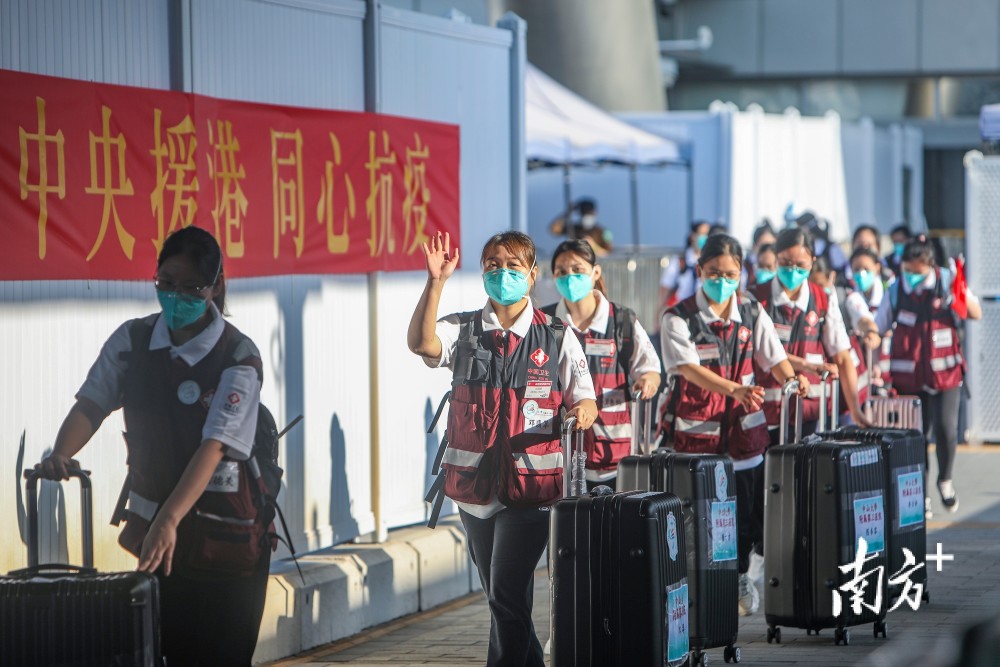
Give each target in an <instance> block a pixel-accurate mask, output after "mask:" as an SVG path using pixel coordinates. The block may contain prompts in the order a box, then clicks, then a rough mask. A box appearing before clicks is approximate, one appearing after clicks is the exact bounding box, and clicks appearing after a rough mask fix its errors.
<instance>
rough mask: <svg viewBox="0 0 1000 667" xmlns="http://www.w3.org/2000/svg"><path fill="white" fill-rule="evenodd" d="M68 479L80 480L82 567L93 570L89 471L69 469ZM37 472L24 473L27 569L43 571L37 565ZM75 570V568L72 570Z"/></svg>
mask: <svg viewBox="0 0 1000 667" xmlns="http://www.w3.org/2000/svg"><path fill="white" fill-rule="evenodd" d="M67 472H68V473H69V475H70V477H76V478H77V479H78V480H80V513H81V515H82V517H81V518H82V522H81V523H82V526H81V530H82V532H83V567H84V568H85V569H88V570H92V569H93V568H94V504H93V494H92V492H91V488H90V471H89V470H81V469H80V468H69V469H68V470H67ZM40 477H41V475H40V474H39V472H38V471H37V470H34V469H32V468H29V469H27V470H25V471H24V479H26V480H27V483H26V484H25V486H26V487H27V492H28V494H27V495H28V508H27V509H28V567H29V568H37V569H39V570H41V569H45V566H44V565H43V566H39V564H38V479H39V478H40ZM72 569H77V568H72Z"/></svg>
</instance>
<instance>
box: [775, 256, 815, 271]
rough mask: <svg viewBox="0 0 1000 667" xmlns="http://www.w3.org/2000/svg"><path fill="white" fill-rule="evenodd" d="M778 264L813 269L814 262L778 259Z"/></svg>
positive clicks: (784, 266)
mask: <svg viewBox="0 0 1000 667" xmlns="http://www.w3.org/2000/svg"><path fill="white" fill-rule="evenodd" d="M778 266H780V267H783V268H786V269H805V270H806V271H812V262H793V261H790V260H787V259H781V258H779V259H778Z"/></svg>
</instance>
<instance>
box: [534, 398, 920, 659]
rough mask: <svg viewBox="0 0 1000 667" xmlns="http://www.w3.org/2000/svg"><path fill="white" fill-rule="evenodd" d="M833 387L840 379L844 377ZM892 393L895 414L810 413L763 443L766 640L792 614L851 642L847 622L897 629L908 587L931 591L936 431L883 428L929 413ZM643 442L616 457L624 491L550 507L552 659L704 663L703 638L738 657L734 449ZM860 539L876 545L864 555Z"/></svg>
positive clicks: (802, 624) (803, 624)
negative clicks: (892, 612) (871, 424)
mask: <svg viewBox="0 0 1000 667" xmlns="http://www.w3.org/2000/svg"><path fill="white" fill-rule="evenodd" d="M824 387H826V384H825V383H824ZM796 389H797V383H796V382H795V381H790V382H789V383H786V386H785V388H784V390H783V396H784V400H783V406H782V418H783V423H786V424H787V423H788V422H787V417H788V415H789V414H790V412H791V410H790V407H789V401H790V399H791V398H792V397H793V396H794V395H795V390H796ZM832 389H833V392H835V393H836V392H838V391H839V387H837V386H836V383H833V386H832ZM891 400H892V401H893V405H892V406H888V407H887V405H885V404H883V405H881V406H877V407H874V409H873V410H872V412H874V413H875V415H876V417H878V416H880V415H882V414H890V415H895V416H894V417H893V418H892V419H891V420H885V419H882V420H880V419H877V418H876V420H875V423H879V422H881V423H879V426H882V427H880V428H870V429H864V428H858V427H854V426H847V427H843V428H833V429H828V430H823V431H821V432H820V433H818V434H817V435H815V436H811V437H809V438H806V439H805V440H804V441H803V440H802V438H801V419H799V420H798V421H797V428H796V433H795V436H794V437H793V438H792V441H791V443H790V444H785V445H780V446H776V447H771V448H769V449H768V450H767V453H766V455H765V463H764V466H765V468H764V477H765V483H764V486H765V488H764V493H765V503H764V553H765V559H764V590H763V591H762V594H763V598H764V600H763V609H764V615H765V620H766V622H767V625H768V630H767V640H768V642H769V643H770V642H779V643H780V642H781V627H786V628H787V627H791V628H800V629H804V630H806V632H807V634H814V633H815V634H817V635H818V634H819V633H820V631H821V630H824V629H830V628H832V629H834V637H833V638H834V641H835V643H837V644H844V645H846V644H849V643H850V641H851V634H850V630H849V628H851V627H855V626H859V625H863V624H871V626H872V631H873V635H874V636H875V637H879V636H881V637H886V636H887V635H888V626H887V624H886V621H885V619H886V612H887V610H888V609H889V608H890V607H891V606H893V605H894V604H898V603H900V602H901V601H900V600H899V598H900V597H901V596H904V595H905V596H906V597H907V598H908V599H914V602H916V600H915V598H920V599H921V601H928V600H929V594H928V592H927V572H926V567H920V566H919V565H920V564H922V563H924V560H925V557H926V526H925V521H924V519H925V516H924V472H925V469H926V454H925V444H924V437H923V434H922V433H921V431H919V430H916V429H913V428H886V427H884V426H886V425H887V424H886V423H885V422H886V421H889V422H890V423H889V424H888V425H893V424H907V425H909V424H911V423H914V420H916V421H917V422H918V421H919V418H918V417H917V418H914V417H911V416H910V415H909V413H910V412H911V411H916V413H917V414H919V410H920V404H919V401H916V400H915V399H910V398H906V399H891ZM797 407H798V406H797ZM796 412H797V413H798V414H801V413H800V412H799V411H798V409H797V410H796ZM824 412H825V411H824ZM831 412H832V414H836V413H837V409H836V407H834V408H833V410H832V411H831ZM901 413H903V414H902V416H900V414H901ZM870 414H871V412H870ZM784 430H785V429H784V428H783V429H782V433H783V434H784ZM570 440H571V438H570V430H568V429H564V442H563V447H564V450H565V456H566V460H567V461H573V460H574V454H575V453H574V452H573V451H572V444H571V442H570ZM784 440H785V439H784V436H782V441H784ZM577 447H579V445H577ZM636 449H637V447H636V446H635V444H634V445H633V452H634V454H633V455H632V456H628V457H625V458H624V459H623V460H622V461H621V462H620V463H619V466H618V477H617V489H618V492H617V493H612V492H611V490H610V489H608V488H603V489H602V488H601V487H598V488H597V489H595V490H593V491H591V492H590V493H589V494H588V493H582V495H576V496H575V497H567V498H565V499H563V500H561V501H559V502H558V503H557V504H556V505H555V506H554V507H553V511H552V533H551V542H550V546H549V559H550V574H551V584H550V587H551V604H552V611H551V632H552V642H551V646H552V664H553V665H554V666H555V667H562V666H569V665H671V666H672V665H679V664H684V662H685V661H688V664H689V665H692V666H693V665H699V664H702V665H703V664H707V662H708V656H707V654H706V650H708V649H712V648H719V647H721V648H723V649H724V650H723V658H724V660H725V662H740V661H741V659H742V652H741V649H740V647H739V646H737V645H736V642H737V635H738V626H739V619H738V596H739V573H738V565H737V562H738V559H737V524H736V497H735V481H734V473H733V464H732V461H731V460H730V459H729V458H728V457H727V456H722V455H713V454H685V453H678V452H675V451H673V450H671V449H669V448H659V449H655V450H653V451H652V452H649V453H639V452H637V451H636ZM570 467H572V466H571V465H568V466H567V468H570ZM576 472H577V474H579V472H580V471H576ZM567 489H569V490H570V491H571V492H572V493H576V494H580V493H581V492H582V491H583V487H582V485H581V483H579V480H569V479H567ZM859 538H864V543H865V545H866V551H865V553H861V554H860V556H859V546H860V544H861V541H860V539H859ZM664 547H666V548H664ZM675 552H676V557H675ZM855 566H858V567H855ZM879 568H881V570H879ZM873 572H880V573H881V576H875V575H874V574H871V573H873ZM869 575H870V576H869ZM904 575H905V576H904ZM835 598H838V599H839V605H838V613H834V610H835ZM914 602H911V606H912V604H914ZM682 604H683V605H685V608H683V609H682V608H681V605H682ZM682 634H683V635H685V636H683V637H682V636H680V635H682Z"/></svg>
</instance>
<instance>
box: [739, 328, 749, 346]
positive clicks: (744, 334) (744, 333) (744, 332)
mask: <svg viewBox="0 0 1000 667" xmlns="http://www.w3.org/2000/svg"><path fill="white" fill-rule="evenodd" d="M739 336H740V342H741V343H745V342H747V341H748V340H750V330H749V329H747V328H746V327H740V334H739Z"/></svg>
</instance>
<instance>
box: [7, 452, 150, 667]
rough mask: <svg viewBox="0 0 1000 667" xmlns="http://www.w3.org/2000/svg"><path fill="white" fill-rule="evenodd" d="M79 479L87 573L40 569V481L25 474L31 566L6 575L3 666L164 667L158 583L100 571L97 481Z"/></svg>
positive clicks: (133, 574)
mask: <svg viewBox="0 0 1000 667" xmlns="http://www.w3.org/2000/svg"><path fill="white" fill-rule="evenodd" d="M71 475H73V476H75V477H77V478H78V479H79V481H80V501H81V509H82V515H83V517H82V518H83V521H82V526H81V531H82V537H83V566H82V567H79V566H73V565H64V564H40V563H39V548H38V545H39V539H38V530H39V526H38V495H37V491H38V488H37V487H38V476H37V475H36V474H35V473H34V471H30V470H28V471H25V477H26V479H27V491H28V493H27V508H26V519H27V536H26V537H27V543H28V567H27V568H24V569H22V570H15V571H13V572H11V573H9V574H8V575H7V576H5V577H0V665H4V666H5V667H6V666H8V665H9V666H11V667H13V666H15V665H16V666H25V667H27V666H31V667H92V666H95V665H100V666H106V665H113V666H114V667H153V666H154V665H158V666H160V667H162V665H163V659H162V656H161V652H160V619H159V613H160V605H159V586H158V582H157V579H156V577H155V576H153V575H152V574H149V573H146V572H113V573H98V572H97V571H96V570H95V569H94V567H93V563H94V551H93V549H94V539H93V512H92V507H93V504H92V497H91V487H90V477H89V473H87V472H86V471H83V470H72V471H71Z"/></svg>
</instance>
